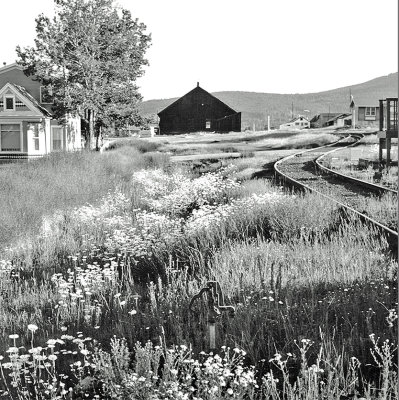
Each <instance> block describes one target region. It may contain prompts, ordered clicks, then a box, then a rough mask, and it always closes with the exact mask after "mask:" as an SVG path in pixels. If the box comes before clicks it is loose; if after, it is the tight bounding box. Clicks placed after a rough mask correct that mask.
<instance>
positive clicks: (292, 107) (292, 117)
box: [291, 102, 294, 119]
mask: <svg viewBox="0 0 399 400" xmlns="http://www.w3.org/2000/svg"><path fill="white" fill-rule="evenodd" d="M291 119H294V102H292V104H291Z"/></svg>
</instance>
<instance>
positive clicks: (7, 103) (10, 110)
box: [0, 82, 51, 118]
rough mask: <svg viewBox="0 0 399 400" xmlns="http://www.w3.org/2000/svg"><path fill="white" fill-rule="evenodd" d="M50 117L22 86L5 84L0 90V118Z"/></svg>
mask: <svg viewBox="0 0 399 400" xmlns="http://www.w3.org/2000/svg"><path fill="white" fill-rule="evenodd" d="M31 116H32V117H49V118H50V117H51V113H50V112H49V111H48V110H47V109H46V108H44V107H42V106H41V105H40V104H39V102H38V101H36V100H35V99H34V98H33V97H32V96H31V95H30V94H29V93H28V92H27V91H26V90H25V88H23V87H22V86H19V85H16V84H13V83H9V82H8V83H6V84H5V85H4V86H3V87H2V88H0V118H5V117H31Z"/></svg>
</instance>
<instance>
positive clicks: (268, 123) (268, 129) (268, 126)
mask: <svg viewBox="0 0 399 400" xmlns="http://www.w3.org/2000/svg"><path fill="white" fill-rule="evenodd" d="M267 131H268V132H269V131H270V115H268V116H267Z"/></svg>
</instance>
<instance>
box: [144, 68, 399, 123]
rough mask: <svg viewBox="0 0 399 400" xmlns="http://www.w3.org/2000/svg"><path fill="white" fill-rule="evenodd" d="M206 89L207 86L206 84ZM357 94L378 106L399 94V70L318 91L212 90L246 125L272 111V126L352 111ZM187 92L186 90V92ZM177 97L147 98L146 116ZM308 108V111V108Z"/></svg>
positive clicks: (364, 101)
mask: <svg viewBox="0 0 399 400" xmlns="http://www.w3.org/2000/svg"><path fill="white" fill-rule="evenodd" d="M204 89H205V90H206V88H204ZM350 92H351V94H352V95H353V98H354V101H355V104H356V105H357V106H358V105H370V106H374V105H375V106H377V105H378V100H379V99H385V98H386V97H398V73H397V72H395V73H392V74H389V75H386V76H381V77H378V78H375V79H372V80H370V81H367V82H364V83H360V84H356V85H351V86H345V87H341V88H338V89H332V90H328V91H324V92H318V93H304V94H278V93H257V92H239V91H224V92H212V94H213V95H214V96H216V97H217V98H219V99H220V100H222V101H223V102H224V103H226V104H227V105H229V106H230V107H232V108H233V109H235V110H236V111H241V113H242V129H245V128H251V129H252V127H253V124H255V126H256V129H258V130H261V129H264V128H265V127H266V125H267V116H268V115H270V119H271V126H274V127H278V126H279V125H280V124H281V123H284V122H287V121H288V120H289V119H290V118H291V115H292V105H293V114H294V116H296V115H298V114H301V115H305V116H309V117H310V118H311V117H313V116H314V115H316V114H319V113H328V112H331V113H336V112H348V111H349V103H350V98H349V93H350ZM184 94H185V93H182V96H183V95H184ZM175 100H177V97H176V98H172V99H160V100H147V101H144V102H143V103H142V104H141V106H140V108H141V113H142V114H143V115H145V116H149V115H153V114H157V113H158V112H159V111H161V110H163V109H164V108H165V107H167V106H168V105H169V104H171V103H173V102H174V101H175ZM305 110H308V111H305Z"/></svg>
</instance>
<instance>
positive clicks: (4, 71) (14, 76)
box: [0, 64, 52, 112]
mask: <svg viewBox="0 0 399 400" xmlns="http://www.w3.org/2000/svg"><path fill="white" fill-rule="evenodd" d="M7 83H13V84H14V85H18V86H21V87H23V88H24V90H25V91H26V92H27V93H29V94H30V96H32V97H33V98H34V99H35V101H37V102H38V103H40V104H41V106H42V107H44V108H46V109H47V110H48V111H49V112H51V106H52V104H48V103H46V102H44V103H41V100H42V99H41V88H43V85H42V84H41V83H40V82H39V81H38V80H36V79H35V77H34V76H26V75H25V74H24V71H23V69H22V67H21V66H20V65H18V64H11V65H6V66H5V67H2V68H0V88H2V87H3V86H4V85H5V84H7Z"/></svg>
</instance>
